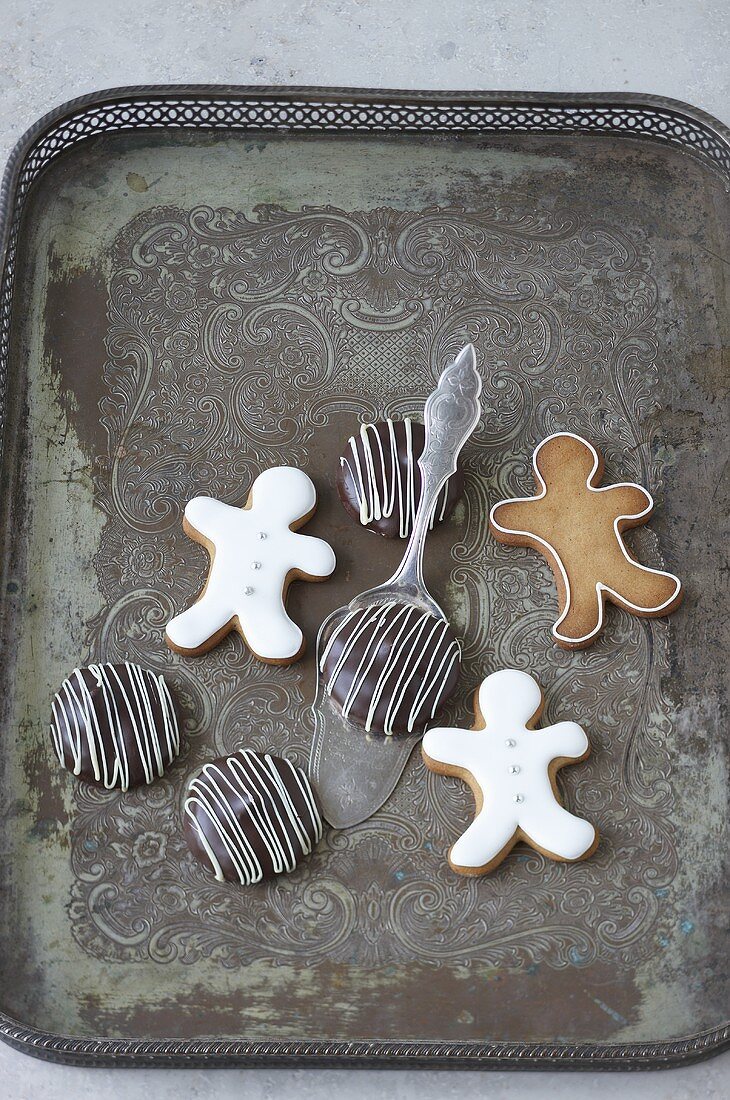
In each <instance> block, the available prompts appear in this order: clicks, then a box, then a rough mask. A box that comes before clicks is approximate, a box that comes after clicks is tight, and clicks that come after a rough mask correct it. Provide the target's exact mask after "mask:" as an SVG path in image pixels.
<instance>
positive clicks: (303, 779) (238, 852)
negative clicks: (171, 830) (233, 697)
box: [184, 749, 322, 886]
mask: <svg viewBox="0 0 730 1100" xmlns="http://www.w3.org/2000/svg"><path fill="white" fill-rule="evenodd" d="M184 829H185V837H186V839H187V842H188V846H189V848H190V850H191V852H192V853H193V855H194V856H196V857H197V858H198V859H199V860H200V862H201V863H203V864H204V865H205V866H206V867H207V868H208V870H210V871H212V872H213V874H214V875H215V877H216V878H217V879H218V881H219V882H222V881H223V880H224V879H227V880H228V881H229V882H239V883H241V885H243V886H250V885H251V884H252V883H254V882H260V880H261V879H263V878H272V877H273V876H274V875H279V874H281V873H282V872H284V871H287V872H288V871H293V870H294V868H295V867H296V866H297V864H298V863H299V862H300V861H301V860H302V859H303V857H304V856H308V855H309V853H310V852H311V851H312V849H313V848H314V846H315V844H316V843H317V841H318V840H319V839H320V838H321V836H322V818H321V817H320V814H319V810H318V809H317V804H316V802H315V799H314V794H313V793H312V788H311V786H310V783H309V779H308V778H307V776H306V775H305V774H304V772H303V771H302V770H301V768H297V767H295V766H294V765H293V764H290V763H289V761H288V760H284V759H283V758H282V757H280V756H269V754H268V753H266V754H263V753H259V752H252V751H251V750H250V749H242V750H241V751H240V752H235V753H234V754H233V755H232V756H221V757H219V758H218V759H217V760H213V761H212V762H211V763H209V764H206V765H205V766H204V768H203V769H202V771H201V772H200V773H199V774H198V775H197V776H196V777H195V779H193V780H192V781H191V783H190V785H189V787H188V790H187V793H186V796H185V811H184Z"/></svg>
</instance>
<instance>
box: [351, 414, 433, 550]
mask: <svg viewBox="0 0 730 1100" xmlns="http://www.w3.org/2000/svg"><path fill="white" fill-rule="evenodd" d="M385 423H386V424H387V425H388V443H387V444H386V446H385V448H384V447H383V441H382V439H381V438H380V434H379V432H378V430H377V427H376V425H375V424H363V425H362V426H361V428H360V433H359V440H360V444H361V446H362V455H363V457H362V459H361V457H360V451H359V449H358V446H357V441H358V437H356V436H354V435H353V436H350V438H349V440H348V447H349V455H350V457H349V458H345V457H342V458H340V466H342V467H346V468H347V470H348V473H349V475H350V478H351V480H352V483H353V486H354V488H355V495H356V497H357V502H358V505H359V508H360V523H362V524H363V526H367V525H368V524H369V523H372V522H373V520H379V519H389V518H390V516H391V515H392V514H393V509H394V508H395V506H396V504H397V506H398V513H397V514H398V519H399V535H400V538H402V539H405V538H408V536H409V535H410V533H411V531H412V530H413V524H414V521H415V517H416V509H417V507H418V499H417V497H416V465H417V462H418V459H416V458H415V457H414V454H413V427H412V421H411V418H410V417H408V416H407V417H406V418H405V419H404V420H403V426H404V429H405V436H406V468H405V471H404V470H403V468H402V466H401V464H400V462H399V461H398V444H397V440H396V436H395V425H394V423H393V421H392V420H391V419H390V417H388V419H387V420H386V421H385ZM388 466H390V477H389V476H388ZM381 486H382V490H381ZM447 499H448V482H447V483H446V485H444V487H443V489H442V490H441V492H440V493H439V496H438V498H437V500H436V503H435V504H434V506H433V511H432V513H431V522H430V526H431V528H433V527H434V525H435V524H436V521H437V520H438V522H439V523H440V522H441V520H442V519H443V518H444V516H445V515H446V503H447Z"/></svg>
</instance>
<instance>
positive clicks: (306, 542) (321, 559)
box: [292, 534, 335, 580]
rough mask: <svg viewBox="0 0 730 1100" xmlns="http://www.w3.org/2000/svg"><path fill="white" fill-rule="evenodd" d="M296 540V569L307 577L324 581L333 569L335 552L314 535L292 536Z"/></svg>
mask: <svg viewBox="0 0 730 1100" xmlns="http://www.w3.org/2000/svg"><path fill="white" fill-rule="evenodd" d="M292 537H293V538H294V539H295V540H296V545H295V555H296V562H297V565H296V567H297V569H298V570H299V572H300V573H303V574H304V575H305V576H307V577H311V578H312V579H315V580H325V579H326V578H327V577H329V576H330V575H331V573H332V572H333V571H334V568H335V552H334V550H333V549H332V547H331V546H330V544H329V543H328V542H325V541H324V539H318V538H315V537H314V535H299V534H294V535H293V536H292Z"/></svg>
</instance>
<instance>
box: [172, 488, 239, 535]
mask: <svg viewBox="0 0 730 1100" xmlns="http://www.w3.org/2000/svg"><path fill="white" fill-rule="evenodd" d="M231 512H240V508H234V507H233V506H232V505H230V504H224V503H223V501H222V500H216V499H215V497H205V496H201V497H193V499H192V500H189V501H188V503H187V504H186V505H185V523H186V525H187V526H188V527H191V528H192V529H193V531H195V532H197V534H199V535H202V537H203V538H204V539H207V541H208V542H212V543H215V541H216V538H218V536H219V534H220V532H221V530H222V529H224V527H225V524H226V523H227V522H228V521H229V520H230V514H231Z"/></svg>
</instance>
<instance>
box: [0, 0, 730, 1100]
mask: <svg viewBox="0 0 730 1100" xmlns="http://www.w3.org/2000/svg"><path fill="white" fill-rule="evenodd" d="M729 11H730V6H729V4H728V0H450V2H449V0H175V2H173V3H166V2H164V0H0V56H2V63H1V64H0V161H2V162H4V161H5V159H6V158H7V156H8V153H9V152H10V149H11V148H12V146H13V144H14V143H15V141H16V140H17V139H18V137H19V136H20V134H21V133H22V132H23V131H24V130H25V129H26V128H27V127H28V126H30V125H31V124H32V123H33V122H34V121H35V120H36V119H37V118H38V117H39V116H40V115H42V114H43V113H44V112H46V111H48V110H50V109H51V108H52V107H54V106H56V105H57V104H58V103H61V102H63V101H64V100H67V99H71V98H72V97H73V96H77V95H82V94H83V93H85V92H90V91H94V90H96V89H99V88H104V87H111V86H115V85H120V84H144V83H176V82H183V81H185V82H188V81H193V82H200V83H210V84H212V83H231V84H331V85H353V86H358V85H359V86H362V87H378V86H380V87H395V88H460V89H461V88H481V89H505V90H506V89H530V90H541V91H632V92H652V93H656V94H660V95H666V96H673V97H674V98H676V99H683V100H685V101H687V102H689V103H692V104H694V105H695V106H696V107H702V108H704V109H705V110H707V111H709V112H710V113H711V114H714V115H716V116H717V117H718V118H720V119H722V120H723V121H724V122H730V88H729V85H730V63H729V62H728V58H729V57H730V41H729V38H730V35H729V33H728V29H729V26H730V21H729V20H728V13H729ZM321 1092H324V1093H329V1094H330V1095H332V1096H346V1097H348V1098H349V1097H353V1098H356V1100H369V1098H370V1097H381V1096H384V1097H388V1098H392V1100H410V1098H411V1097H416V1096H418V1097H419V1100H431V1098H436V1097H438V1098H439V1100H450V1098H452V1097H453V1098H457V1097H458V1098H459V1100H470V1098H472V1097H477V1096H490V1097H493V1098H495V1100H502V1098H510V1100H517V1098H528V1097H530V1098H531V1097H540V1100H550V1098H551V1097H558V1096H559V1097H560V1098H561V1100H574V1098H575V1100H578V1098H580V1100H591V1098H592V1097H598V1096H600V1097H601V1100H613V1098H618V1097H622V1098H626V1097H634V1096H638V1095H641V1096H642V1097H646V1098H647V1100H659V1098H662V1100H665V1098H666V1100H684V1098H688V1100H689V1098H692V1100H695V1098H700V1097H707V1098H715V1097H717V1098H718V1100H719V1098H721V1097H722V1098H724V1097H726V1096H728V1094H730V1054H728V1055H725V1056H724V1057H723V1058H716V1059H714V1060H713V1061H710V1062H707V1063H703V1064H701V1065H698V1066H689V1067H687V1068H684V1069H679V1070H672V1071H668V1072H663V1073H650V1074H640V1075H636V1074H632V1075H627V1074H611V1075H600V1074H592V1073H591V1074H579V1075H575V1076H566V1075H564V1074H556V1073H533V1074H525V1073H490V1074H478V1073H448V1072H440V1071H431V1072H428V1073H426V1072H418V1071H412V1072H384V1071H372V1072H366V1071H345V1070H337V1071H334V1070H330V1071H327V1070H322V1071H312V1070H230V1071H226V1072H223V1071H216V1070H209V1071H188V1070H127V1071H123V1070H84V1069H75V1068H70V1067H65V1066H54V1065H46V1064H44V1063H41V1062H36V1061H34V1060H32V1059H30V1058H28V1057H27V1056H26V1055H24V1054H17V1053H15V1052H14V1051H12V1050H11V1049H10V1048H9V1047H6V1046H4V1045H0V1097H2V1098H3V1100H5V1098H7V1100H26V1098H30V1097H37V1096H43V1097H44V1100H66V1098H71V1097H74V1098H75V1097H83V1096H94V1097H95V1098H96V1100H106V1098H107V1097H109V1098H111V1097H115V1098H116V1100H137V1098H138V1097H140V1098H141V1097H153V1098H154V1100H166V1098H167V1097H178V1096H184V1097H190V1098H195V1100H203V1098H208V1097H211V1098H212V1097H216V1098H220V1100H226V1098H228V1097H234V1096H242V1095H245V1096H247V1097H250V1098H251V1100H264V1098H270V1097H277V1098H278V1097H281V1098H284V1097H294V1096H296V1097H297V1098H298V1100H309V1098H310V1097H311V1098H314V1097H317V1096H318V1095H319V1094H320V1093H321Z"/></svg>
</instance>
